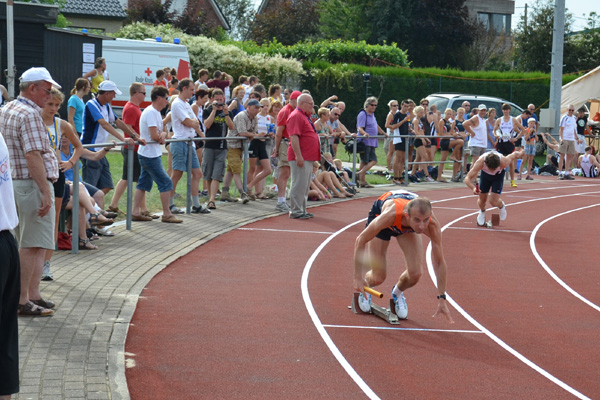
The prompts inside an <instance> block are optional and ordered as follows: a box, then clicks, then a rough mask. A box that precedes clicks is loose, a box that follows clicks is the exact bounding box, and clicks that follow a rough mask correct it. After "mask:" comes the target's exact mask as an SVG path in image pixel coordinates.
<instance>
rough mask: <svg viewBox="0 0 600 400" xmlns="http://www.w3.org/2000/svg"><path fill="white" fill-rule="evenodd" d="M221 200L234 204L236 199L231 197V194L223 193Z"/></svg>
mask: <svg viewBox="0 0 600 400" xmlns="http://www.w3.org/2000/svg"><path fill="white" fill-rule="evenodd" d="M219 200H221V201H229V202H232V203H233V202H234V201H235V200H234V198H233V197H231V195H230V194H229V192H223V193H221V197H219Z"/></svg>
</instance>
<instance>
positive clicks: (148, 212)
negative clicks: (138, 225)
mask: <svg viewBox="0 0 600 400" xmlns="http://www.w3.org/2000/svg"><path fill="white" fill-rule="evenodd" d="M140 214H141V215H143V216H144V217H151V218H152V219H159V218H160V217H159V216H158V215H156V214H152V213H151V212H150V211H142V212H141V213H140Z"/></svg>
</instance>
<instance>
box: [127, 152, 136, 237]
mask: <svg viewBox="0 0 600 400" xmlns="http://www.w3.org/2000/svg"><path fill="white" fill-rule="evenodd" d="M133 149H134V147H133V146H129V148H128V149H126V150H127V220H126V222H125V229H127V230H128V231H130V230H131V220H132V214H133V157H134V154H133Z"/></svg>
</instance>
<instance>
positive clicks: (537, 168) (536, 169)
mask: <svg viewBox="0 0 600 400" xmlns="http://www.w3.org/2000/svg"><path fill="white" fill-rule="evenodd" d="M533 171H534V173H535V174H536V175H539V173H540V167H535V168H534V170H533Z"/></svg>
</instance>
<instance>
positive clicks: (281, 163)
mask: <svg viewBox="0 0 600 400" xmlns="http://www.w3.org/2000/svg"><path fill="white" fill-rule="evenodd" d="M289 144H290V142H289V141H288V140H281V143H279V154H278V156H277V157H278V161H277V167H278V168H281V167H289V166H290V163H289V162H288V158H287V153H288V147H289Z"/></svg>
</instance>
